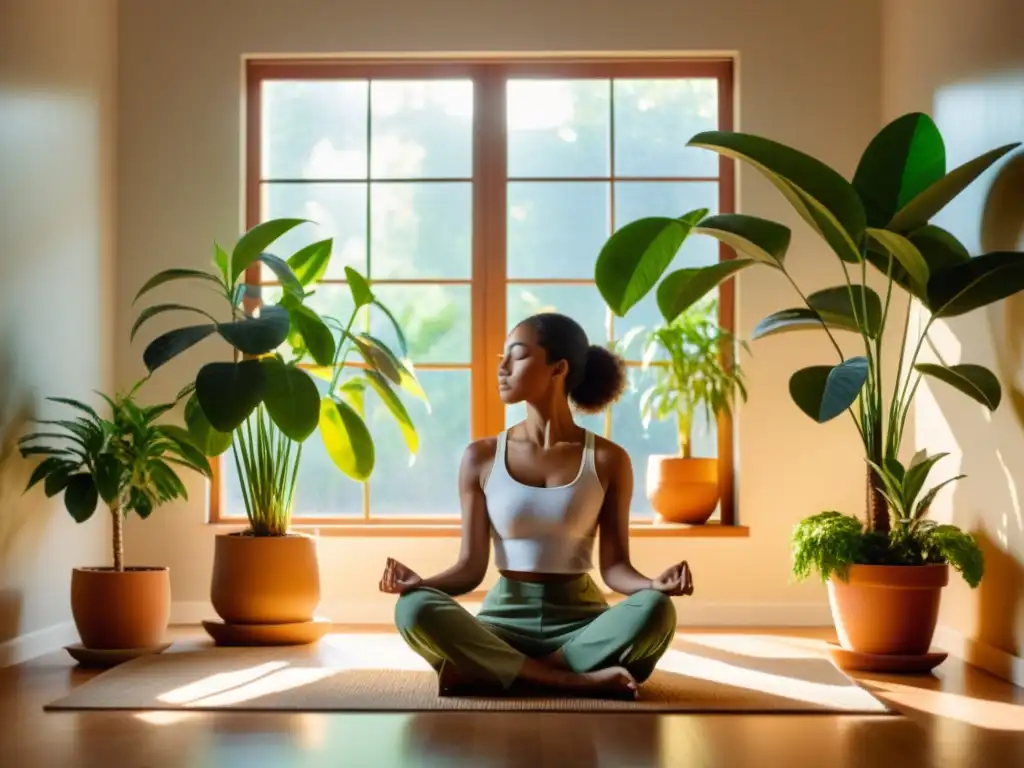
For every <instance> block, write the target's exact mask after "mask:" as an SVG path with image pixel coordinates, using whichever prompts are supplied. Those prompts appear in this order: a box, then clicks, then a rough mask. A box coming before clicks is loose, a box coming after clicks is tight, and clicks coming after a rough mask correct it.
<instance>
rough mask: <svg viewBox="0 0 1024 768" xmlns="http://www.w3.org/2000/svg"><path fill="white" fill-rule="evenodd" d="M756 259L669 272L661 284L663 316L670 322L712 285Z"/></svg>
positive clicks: (714, 285)
mask: <svg viewBox="0 0 1024 768" xmlns="http://www.w3.org/2000/svg"><path fill="white" fill-rule="evenodd" d="M757 263H758V262H757V261H755V260H754V259H743V258H736V259H729V260H728V261H720V262H718V263H717V264H712V265H711V266H708V267H686V268H684V269H678V270H676V271H675V272H672V273H670V274H669V275H667V276H666V277H665V279H664V280H662V281H661V284H660V285H659V286H658V309H659V310H661V316H662V317H664V318H665V322H667V323H671V322H672V321H673V320H675V319H676V318H677V317H679V315H681V314H682V313H683V312H685V311H686V310H687V309H689V308H690V307H692V306H693V305H694V304H696V303H697V302H698V301H700V300H701V299H702V298H704V296H706V295H707V293H708V292H709V291H710V290H711V289H712V288H715V287H716V286H718V285H720V284H721V283H723V282H725V281H726V280H727V279H729V278H730V277H732V276H733V275H735V274H736V273H737V272H739V271H740V270H741V269H745V268H746V267H749V266H750V265H752V264H757Z"/></svg>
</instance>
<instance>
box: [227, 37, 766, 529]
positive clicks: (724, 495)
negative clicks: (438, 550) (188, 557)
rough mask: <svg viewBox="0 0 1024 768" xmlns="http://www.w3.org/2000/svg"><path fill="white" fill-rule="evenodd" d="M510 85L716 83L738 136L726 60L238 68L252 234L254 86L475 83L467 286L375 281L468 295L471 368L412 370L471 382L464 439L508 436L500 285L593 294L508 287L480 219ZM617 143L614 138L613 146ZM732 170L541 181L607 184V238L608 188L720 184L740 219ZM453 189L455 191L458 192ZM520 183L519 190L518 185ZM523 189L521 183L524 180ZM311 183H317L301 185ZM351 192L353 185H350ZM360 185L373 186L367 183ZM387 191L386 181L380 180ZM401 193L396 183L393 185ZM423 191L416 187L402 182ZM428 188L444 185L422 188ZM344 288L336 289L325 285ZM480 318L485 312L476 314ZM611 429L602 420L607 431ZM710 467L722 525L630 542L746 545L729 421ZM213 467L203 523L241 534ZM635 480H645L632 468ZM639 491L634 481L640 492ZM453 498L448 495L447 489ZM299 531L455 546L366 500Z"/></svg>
mask: <svg viewBox="0 0 1024 768" xmlns="http://www.w3.org/2000/svg"><path fill="white" fill-rule="evenodd" d="M514 77H533V78H549V79H574V78H600V79H617V78H645V79H646V78H659V77H665V78H673V79H678V78H688V77H693V78H697V77H700V78H714V79H715V80H717V82H718V103H719V128H720V129H721V130H732V129H733V127H734V81H733V78H734V63H733V60H732V59H731V58H663V57H638V58H629V57H600V58H599V57H582V58H580V57H554V58H551V57H502V58H500V59H499V58H489V57H468V58H427V59H419V58H402V59H380V58H343V59H311V60H301V59H249V60H247V61H246V65H245V95H246V99H245V154H244V157H245V168H244V171H245V174H244V178H245V181H244V184H245V222H246V227H247V228H248V227H252V226H255V225H256V224H258V223H259V222H260V220H261V185H262V181H263V180H262V178H261V176H262V173H261V157H260V150H261V146H262V141H261V139H262V136H261V118H262V115H261V110H262V104H261V86H262V83H263V82H265V81H267V80H275V79H302V80H316V79H322V80H331V79H345V78H358V79H367V80H380V79H429V78H439V79H456V78H458V79H472V80H473V81H474V85H475V91H474V113H475V115H476V120H475V123H474V127H473V165H472V179H471V182H472V184H473V192H472V201H473V235H472V263H471V269H472V272H471V277H470V279H468V280H443V279H426V278H424V279H398V280H376V281H374V282H375V283H377V284H382V285H383V284H405V285H409V284H417V283H422V284H425V285H441V284H459V285H467V284H468V285H469V288H470V307H471V309H470V312H471V331H470V332H471V341H470V362H469V364H468V365H431V364H419V363H418V364H417V369H418V370H452V369H459V370H467V369H468V370H469V371H470V379H471V384H470V391H471V393H472V405H471V418H470V424H471V427H470V429H471V439H478V438H481V437H484V436H487V435H494V434H496V433H498V432H499V431H500V430H501V429H503V428H504V422H505V411H504V405H503V404H502V403H501V400H500V397H499V395H498V391H497V387H495V386H493V384H494V371H493V368H494V366H493V365H491V364H490V363H491V361H493V360H496V359H497V358H498V357H499V356H500V354H501V350H502V349H503V347H504V342H505V336H506V333H507V328H506V327H505V325H506V323H505V315H506V295H507V290H508V285H510V284H517V285H521V284H522V285H525V284H530V283H535V284H544V285H557V284H565V285H592V284H593V281H592V280H584V279H545V278H537V279H533V280H530V279H519V278H516V279H512V280H509V279H508V278H507V266H506V216H493V215H492V216H486V215H485V213H484V212H485V211H489V210H490V211H493V210H501V211H504V210H506V208H507V200H506V194H507V183H508V177H507V176H506V149H507V136H506V130H505V102H504V93H505V91H504V88H503V86H502V82H503V81H504V80H506V79H508V78H514ZM612 140H614V137H613V139H612ZM734 165H735V164H734V162H733V161H732V160H730V159H728V158H726V157H725V156H723V155H719V168H718V175H717V176H715V177H660V176H659V177H622V176H616V175H615V170H614V151H613V152H612V167H611V170H610V172H609V176H608V177H595V178H594V179H584V178H578V177H573V178H571V179H561V178H557V177H550V178H549V177H544V178H543V179H537V180H538V181H546V182H552V181H588V180H589V181H607V182H609V184H610V187H611V195H612V217H613V219H612V220H613V227H612V229H613V231H614V228H615V227H616V226H621V222H618V223H616V222H614V194H615V193H614V189H615V183H614V182H615V181H652V182H673V181H675V182H685V181H693V182H699V181H715V182H717V184H718V193H719V201H718V202H719V211H720V212H722V213H726V212H732V211H734V210H735V207H736V183H735V167H734ZM465 180H466V179H463V178H460V179H458V181H465ZM515 180H516V181H522V180H523V179H520V178H519V177H515ZM525 180H527V181H529V179H525ZM302 181H306V182H310V181H315V180H308V179H303V180H302ZM353 181H356V180H353ZM366 181H367V183H369V182H371V181H372V178H370V177H369V176H368V178H367V179H366ZM387 181H388V182H389V183H390V182H394V181H396V180H394V179H388V180H387ZM397 181H401V180H397ZM410 181H422V180H410ZM430 181H431V182H437V181H443V179H433V178H432V179H430ZM730 258H734V253H733V252H732V250H731V249H729V248H728V247H727V246H725V245H724V244H719V259H720V260H725V259H730ZM246 278H247V281H248V282H249V283H251V284H262V283H261V280H262V277H261V274H260V267H259V265H255V266H253V267H250V268H249V270H248V272H247V274H246ZM325 282H337V283H343V282H344V281H325ZM485 305H486V307H487V311H486V312H485V311H484V307H485ZM735 315H736V312H735V286H734V281H731V280H730V281H728V282H726V283H725V284H724V285H722V286H720V288H719V322H720V324H721V325H722V326H723V327H724V328H726V329H728V330H730V331H734V330H735ZM722 354H723V359H724V360H725V361H726V363H727V364H731V363H732V355H733V349H732V347H731V346H728V345H723V349H722ZM631 365H636V363H631ZM607 418H610V415H609V416H606V419H607ZM717 427H718V467H719V486H720V490H721V506H720V519H719V521H718V522H717V523H709V524H706V525H703V526H676V525H668V524H659V523H656V522H655V521H653V520H643V519H637V520H631V521H630V528H631V531H632V533H634V534H637V535H640V536H646V535H653V536H665V535H669V536H671V535H683V536H693V535H696V536H727V537H732V536H745V535H747V529H746V528H745V527H743V526H740V525H738V524H737V519H736V475H735V471H734V467H735V461H734V453H735V449H734V445H735V441H734V434H735V424H734V422H733V419H732V418H731V416H730V415H728V414H723V415H722V416H720V417H719V419H718V425H717ZM213 463H214V476H213V481H212V483H211V488H210V494H211V495H210V499H209V522H210V523H212V524H220V525H242V524H244V523H245V520H244V518H242V519H239V518H237V517H227V516H225V515H224V514H223V511H222V509H221V500H222V494H221V485H222V483H221V476H222V469H221V461H220V460H218V461H215V462H213ZM634 472H635V473H636V475H637V477H639V478H641V479H642V477H643V473H644V469H643V468H642V467H634ZM641 481H642V480H641ZM453 498H454V489H453ZM292 522H293V524H294V526H295V527H296V528H298V529H315V530H316V531H318V532H319V533H321V534H328V535H330V534H334V535H369V536H380V535H384V536H391V535H396V536H397V535H424V536H458V535H459V529H460V525H461V523H460V520H459V514H458V511H455V512H453V514H452V515H451V516H447V517H401V518H400V517H391V516H389V517H386V518H383V517H371V516H369V514H368V510H367V504H366V502H365V500H364V516H363V517H362V518H356V517H351V518H349V517H340V516H339V517H308V516H306V517H303V516H294V517H293V518H292Z"/></svg>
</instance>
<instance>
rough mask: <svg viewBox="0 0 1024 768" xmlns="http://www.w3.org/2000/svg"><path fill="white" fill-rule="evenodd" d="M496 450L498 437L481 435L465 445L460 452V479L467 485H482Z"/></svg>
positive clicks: (492, 463)
mask: <svg viewBox="0 0 1024 768" xmlns="http://www.w3.org/2000/svg"><path fill="white" fill-rule="evenodd" d="M497 452H498V438H496V437H483V438H480V439H479V440H474V441H473V442H471V443H470V444H469V445H467V446H466V450H465V451H463V453H462V470H461V472H460V473H459V474H460V476H461V478H462V481H463V482H465V483H468V484H469V485H478V486H481V487H482V486H483V484H484V483H485V482H486V481H487V476H488V475H489V474H490V471H491V467H492V466H494V456H495V454H497Z"/></svg>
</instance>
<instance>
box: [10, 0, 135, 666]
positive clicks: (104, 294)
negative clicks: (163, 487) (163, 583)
mask: <svg viewBox="0 0 1024 768" xmlns="http://www.w3.org/2000/svg"><path fill="white" fill-rule="evenodd" d="M0 19H2V20H3V21H2V23H0V243H2V244H3V247H2V248H0V644H2V643H3V642H4V641H7V640H11V639H12V638H15V637H17V636H19V635H26V634H29V633H33V632H38V631H40V630H46V628H49V627H52V626H53V625H56V624H61V623H64V622H67V621H68V620H69V619H70V608H69V602H68V592H69V580H70V571H71V568H72V567H73V566H75V565H87V564H92V565H101V564H106V562H107V560H108V559H109V547H108V544H107V542H108V538H109V537H108V533H107V531H108V529H109V522H108V520H107V519H106V517H105V516H103V515H98V516H97V517H96V518H95V519H93V520H91V521H89V522H88V523H87V524H84V525H82V526H80V527H79V526H76V525H75V523H74V522H73V521H72V520H71V518H70V517H69V516H68V514H67V512H65V511H64V508H63V504H62V503H61V502H60V500H57V501H54V502H50V501H48V500H47V499H46V498H45V496H43V494H42V492H41V490H38V489H34V490H33V492H32V493H31V494H29V495H26V496H22V495H21V491H22V489H23V488H24V486H25V482H26V480H27V479H28V474H29V472H30V470H31V465H29V464H28V463H27V462H23V461H21V458H20V456H18V454H17V451H16V450H12V449H13V447H14V446H12V445H11V441H12V440H14V439H16V438H17V433H18V430H19V429H20V428H21V426H23V424H24V418H25V417H26V416H27V415H29V414H36V415H39V414H46V415H48V416H49V417H50V418H54V416H53V414H54V413H55V412H56V411H55V410H54V408H53V407H52V405H51V404H44V403H43V398H44V397H48V396H54V395H63V396H70V397H79V398H86V399H89V400H93V401H95V397H94V396H92V395H91V394H90V390H92V389H100V388H109V387H110V385H111V384H112V383H113V357H112V351H111V340H112V333H113V328H112V322H113V301H114V298H115V296H114V286H113V272H114V270H113V259H114V250H113V242H114V241H113V236H114V231H113V225H114V203H115V201H114V186H113V185H114V171H115V167H114V144H113V141H114V128H115V117H116V114H115V91H116V69H115V67H116V29H117V27H116V21H117V19H116V4H115V3H114V2H112V1H110V2H91V1H90V0H63V1H62V0H0ZM11 647H12V646H11V645H10V644H8V650H9V651H10V649H11ZM4 655H5V654H4V651H3V648H0V664H3V663H4V661H5V659H4V658H3V656H4Z"/></svg>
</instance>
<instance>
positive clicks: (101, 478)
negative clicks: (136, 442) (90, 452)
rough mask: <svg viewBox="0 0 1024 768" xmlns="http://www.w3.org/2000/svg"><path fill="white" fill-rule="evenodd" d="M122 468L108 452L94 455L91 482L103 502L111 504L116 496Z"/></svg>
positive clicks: (119, 488) (123, 468)
mask: <svg viewBox="0 0 1024 768" xmlns="http://www.w3.org/2000/svg"><path fill="white" fill-rule="evenodd" d="M124 470H125V467H123V466H122V465H121V463H120V462H119V461H118V460H117V458H116V457H115V456H112V455H111V454H109V453H101V454H100V455H99V456H97V457H96V460H95V466H94V467H93V476H92V477H93V483H94V484H95V485H96V490H97V491H98V492H99V495H100V498H101V499H103V501H104V502H105V503H107V504H111V503H113V501H114V499H116V498H117V497H118V493H119V492H120V490H121V477H122V473H123V472H124Z"/></svg>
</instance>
